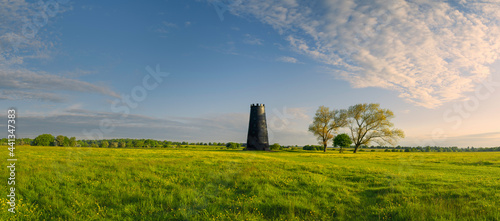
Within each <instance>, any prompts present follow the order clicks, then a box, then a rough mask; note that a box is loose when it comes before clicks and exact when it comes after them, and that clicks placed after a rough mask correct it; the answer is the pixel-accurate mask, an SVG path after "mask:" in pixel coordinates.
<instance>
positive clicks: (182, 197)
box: [0, 146, 500, 220]
mask: <svg viewBox="0 0 500 221" xmlns="http://www.w3.org/2000/svg"><path fill="white" fill-rule="evenodd" d="M15 153H16V154H17V159H18V161H17V162H16V186H15V187H16V203H17V207H16V213H15V214H11V213H10V212H8V211H7V209H8V204H7V199H6V197H5V195H7V194H8V189H7V178H8V176H9V175H8V169H7V168H6V167H5V166H4V167H3V171H2V173H1V180H2V182H4V184H2V186H3V187H4V188H3V195H4V197H2V198H1V200H2V202H1V205H2V209H1V211H0V219H1V220H500V152H474V153H471V152H457V153H454V152H446V153H421V152H419V153H413V152H412V153H406V152H402V153H400V152H398V153H392V152H359V153H356V154H353V153H348V152H346V153H343V154H339V153H338V152H337V151H335V152H334V151H331V150H330V151H329V152H327V153H323V152H315V151H302V150H300V151H277V152H251V151H242V150H222V149H206V148H205V149H203V148H179V149H170V148H165V149H163V148H161V149H115V148H75V147H71V148H65V147H31V146H20V147H18V148H17V149H16V150H15ZM6 157H7V154H4V157H3V159H2V160H3V161H4V165H6V163H5V162H6V160H5V158H6Z"/></svg>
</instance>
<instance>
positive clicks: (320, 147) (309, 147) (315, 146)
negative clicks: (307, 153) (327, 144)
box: [302, 145, 323, 150]
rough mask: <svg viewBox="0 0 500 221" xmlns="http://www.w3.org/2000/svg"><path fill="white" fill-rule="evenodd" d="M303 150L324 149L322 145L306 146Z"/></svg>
mask: <svg viewBox="0 0 500 221" xmlns="http://www.w3.org/2000/svg"><path fill="white" fill-rule="evenodd" d="M302 149H303V150H323V147H322V146H320V145H305V146H304V147H302Z"/></svg>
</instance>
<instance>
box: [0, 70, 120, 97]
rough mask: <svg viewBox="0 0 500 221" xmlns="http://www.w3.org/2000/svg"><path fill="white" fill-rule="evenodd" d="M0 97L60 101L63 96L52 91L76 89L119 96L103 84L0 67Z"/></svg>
mask: <svg viewBox="0 0 500 221" xmlns="http://www.w3.org/2000/svg"><path fill="white" fill-rule="evenodd" d="M0 79H2V80H1V81H0V99H8V100H22V99H30V100H33V99H35V100H42V101H52V102H62V101H64V98H63V97H62V96H60V95H58V94H56V93H54V92H57V91H78V92H85V93H98V94H103V95H107V96H111V97H120V96H119V95H118V94H117V93H115V92H114V91H112V90H110V89H109V88H107V87H105V86H98V85H94V84H91V83H88V82H85V81H80V80H76V79H71V78H66V77H62V76H57V75H51V74H46V73H43V72H34V71H30V70H27V69H19V68H18V69H3V70H2V69H0Z"/></svg>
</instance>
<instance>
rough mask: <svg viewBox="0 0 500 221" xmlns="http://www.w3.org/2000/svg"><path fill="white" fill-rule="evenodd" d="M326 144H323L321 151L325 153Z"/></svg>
mask: <svg viewBox="0 0 500 221" xmlns="http://www.w3.org/2000/svg"><path fill="white" fill-rule="evenodd" d="M326 145H327V144H323V152H325V153H326Z"/></svg>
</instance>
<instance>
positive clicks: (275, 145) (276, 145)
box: [269, 143, 283, 150]
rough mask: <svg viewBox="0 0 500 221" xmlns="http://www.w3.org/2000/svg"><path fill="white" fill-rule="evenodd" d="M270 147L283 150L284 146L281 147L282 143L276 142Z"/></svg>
mask: <svg viewBox="0 0 500 221" xmlns="http://www.w3.org/2000/svg"><path fill="white" fill-rule="evenodd" d="M269 149H270V150H282V149H283V148H281V145H279V144H278V143H275V144H273V145H271V146H269Z"/></svg>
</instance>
